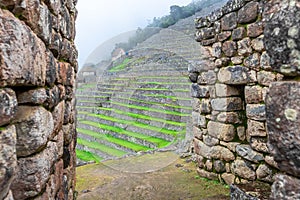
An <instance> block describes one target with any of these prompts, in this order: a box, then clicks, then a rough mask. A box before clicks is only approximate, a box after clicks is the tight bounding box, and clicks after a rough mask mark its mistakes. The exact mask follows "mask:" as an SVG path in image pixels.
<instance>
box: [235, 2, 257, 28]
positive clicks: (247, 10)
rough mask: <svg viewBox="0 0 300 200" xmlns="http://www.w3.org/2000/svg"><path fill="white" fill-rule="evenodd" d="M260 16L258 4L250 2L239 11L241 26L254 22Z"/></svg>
mask: <svg viewBox="0 0 300 200" xmlns="http://www.w3.org/2000/svg"><path fill="white" fill-rule="evenodd" d="M257 15H258V2H249V3H247V4H246V5H245V6H244V7H242V8H241V9H240V10H239V11H238V16H237V17H238V22H239V23H241V24H245V23H249V22H253V21H255V20H256V18H257Z"/></svg>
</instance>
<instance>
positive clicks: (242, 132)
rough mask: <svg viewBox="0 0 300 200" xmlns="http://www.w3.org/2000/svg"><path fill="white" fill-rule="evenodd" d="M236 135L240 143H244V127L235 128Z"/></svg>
mask: <svg viewBox="0 0 300 200" xmlns="http://www.w3.org/2000/svg"><path fill="white" fill-rule="evenodd" d="M236 130H237V134H238V137H239V139H240V140H241V141H244V140H245V139H246V129H245V127H244V126H239V127H237V129H236Z"/></svg>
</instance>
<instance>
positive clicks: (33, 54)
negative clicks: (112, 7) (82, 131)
mask: <svg viewBox="0 0 300 200" xmlns="http://www.w3.org/2000/svg"><path fill="white" fill-rule="evenodd" d="M76 3H77V0H41V1H40V0H22V1H21V0H0V33H1V34H0V116H1V117H0V199H1V200H2V199H5V200H12V199H18V200H22V199H45V200H46V199H73V198H74V192H75V165H76V155H75V146H76V130H75V110H74V105H75V98H74V91H75V78H76V73H77V70H78V67H77V61H76V59H77V50H76V48H75V45H74V37H75V19H76V15H77V11H76V9H75V5H76Z"/></svg>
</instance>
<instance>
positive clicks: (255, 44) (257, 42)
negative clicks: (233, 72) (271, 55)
mask: <svg viewBox="0 0 300 200" xmlns="http://www.w3.org/2000/svg"><path fill="white" fill-rule="evenodd" d="M251 47H252V48H253V49H254V50H255V51H258V52H262V51H263V50H264V49H265V46H264V41H263V37H258V38H255V39H253V40H252V41H251Z"/></svg>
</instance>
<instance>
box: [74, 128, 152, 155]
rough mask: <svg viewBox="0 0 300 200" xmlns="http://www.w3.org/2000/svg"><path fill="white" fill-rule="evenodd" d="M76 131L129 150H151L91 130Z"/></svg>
mask: <svg viewBox="0 0 300 200" xmlns="http://www.w3.org/2000/svg"><path fill="white" fill-rule="evenodd" d="M76 130H77V131H78V132H79V133H82V134H85V135H89V136H92V137H94V138H97V139H99V140H104V141H108V142H111V143H114V144H117V145H120V146H123V147H126V148H129V149H132V150H133V151H135V152H138V151H147V150H151V148H149V147H145V146H142V145H139V144H135V143H133V142H129V141H127V140H122V139H119V138H115V137H113V136H111V135H109V134H100V133H97V132H94V131H91V130H86V129H82V128H77V129H76Z"/></svg>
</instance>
